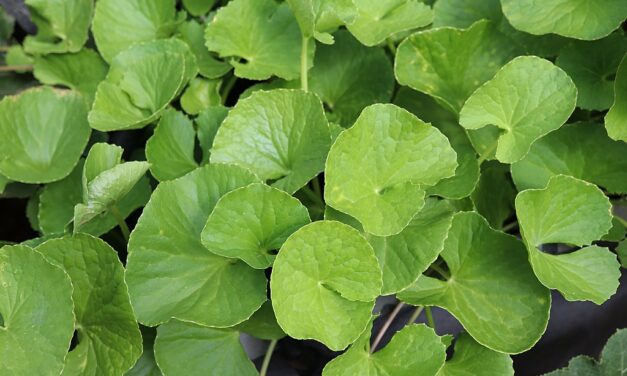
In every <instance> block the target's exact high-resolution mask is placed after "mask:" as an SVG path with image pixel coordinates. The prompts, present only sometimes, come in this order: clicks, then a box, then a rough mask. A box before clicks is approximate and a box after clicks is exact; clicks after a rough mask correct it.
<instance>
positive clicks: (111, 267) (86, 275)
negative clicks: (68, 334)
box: [36, 234, 142, 376]
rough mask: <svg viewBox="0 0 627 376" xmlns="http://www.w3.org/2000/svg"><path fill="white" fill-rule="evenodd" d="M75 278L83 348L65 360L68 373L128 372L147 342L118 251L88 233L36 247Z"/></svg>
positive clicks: (76, 305)
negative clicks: (144, 339) (143, 344)
mask: <svg viewBox="0 0 627 376" xmlns="http://www.w3.org/2000/svg"><path fill="white" fill-rule="evenodd" d="M36 251H38V252H41V254H42V255H43V256H44V258H45V259H46V260H47V261H48V262H50V263H51V264H53V265H56V266H58V267H60V268H62V269H63V270H65V272H66V273H67V274H68V275H69V276H70V279H71V281H72V286H74V292H73V294H72V298H73V300H74V315H75V317H76V325H75V327H76V330H77V331H78V345H77V346H76V347H75V348H74V349H72V351H70V353H69V354H68V356H67V358H66V359H65V368H64V369H63V372H64V373H67V374H90V375H103V376H105V375H114V374H123V373H124V372H126V371H128V370H129V369H130V368H131V367H132V366H133V364H135V361H136V360H137V358H139V356H140V354H141V351H142V350H141V349H142V338H141V334H140V332H139V327H138V326H137V322H136V321H135V315H134V314H133V309H132V308H131V303H130V301H129V297H128V290H127V287H126V283H125V282H124V267H123V266H122V263H121V262H120V260H119V258H118V254H117V252H116V251H115V250H114V249H113V248H111V247H110V246H109V245H108V244H107V243H105V242H104V241H103V240H100V239H99V238H95V237H92V236H90V235H86V234H78V235H75V236H72V237H70V236H66V237H63V238H59V239H52V240H49V241H47V242H45V243H43V244H41V245H40V246H38V247H37V248H36Z"/></svg>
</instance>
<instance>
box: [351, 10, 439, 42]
mask: <svg viewBox="0 0 627 376" xmlns="http://www.w3.org/2000/svg"><path fill="white" fill-rule="evenodd" d="M355 5H356V6H357V17H356V18H355V21H354V22H352V23H350V24H348V25H347V27H348V30H350V32H351V33H352V34H353V35H354V36H355V38H357V39H359V41H360V42H361V43H363V44H365V45H366V46H374V45H377V44H379V43H381V42H383V41H385V40H386V39H387V38H389V37H391V36H392V35H394V34H396V33H399V32H401V31H406V30H412V29H417V28H419V27H423V26H426V25H428V24H430V23H431V22H432V21H433V11H432V10H431V8H430V7H429V6H428V5H426V4H424V3H422V2H420V1H418V0H355Z"/></svg>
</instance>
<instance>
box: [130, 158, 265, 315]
mask: <svg viewBox="0 0 627 376" xmlns="http://www.w3.org/2000/svg"><path fill="white" fill-rule="evenodd" d="M256 180H257V179H256V178H255V176H254V175H252V174H251V173H250V172H248V171H246V170H244V169H242V168H239V167H237V166H229V165H221V164H210V165H207V166H204V167H201V168H199V169H196V170H194V171H192V172H190V173H189V174H187V175H185V176H183V177H181V178H178V179H175V180H171V181H165V182H162V183H161V184H159V186H158V187H157V189H156V190H155V191H154V192H153V194H152V197H151V198H150V201H149V202H148V204H147V205H146V207H145V208H144V211H143V213H142V216H141V217H140V218H139V221H138V222H137V226H136V227H135V229H134V230H133V232H132V234H131V239H130V242H129V244H128V249H129V255H128V259H127V265H126V266H127V272H126V281H127V283H128V285H129V293H130V296H131V303H132V304H133V308H134V310H135V314H136V316H137V318H138V320H139V322H141V323H143V324H145V325H149V326H154V325H157V324H161V323H164V322H166V321H168V320H169V319H170V318H177V319H180V320H185V321H191V322H196V323H199V324H202V325H206V326H215V327H228V326H233V325H235V324H237V323H239V322H242V321H244V320H246V319H247V318H249V317H250V316H251V315H252V314H253V312H255V311H256V310H257V309H258V308H259V307H260V306H261V305H262V304H263V302H264V301H265V300H266V278H265V276H264V273H263V271H262V270H255V269H252V268H251V267H249V266H248V265H246V264H245V263H244V262H242V261H237V260H233V259H228V258H225V257H221V256H217V255H215V254H213V253H211V252H209V251H208V250H207V249H206V248H205V247H204V246H203V245H202V243H201V241H200V233H201V232H202V229H203V226H204V225H205V223H206V222H207V218H208V217H209V214H210V213H211V211H212V210H213V208H214V206H215V204H216V202H217V201H218V199H219V198H220V197H221V196H222V195H224V194H225V193H227V192H230V191H232V190H233V189H236V188H239V187H243V186H245V185H248V184H250V183H254V182H256Z"/></svg>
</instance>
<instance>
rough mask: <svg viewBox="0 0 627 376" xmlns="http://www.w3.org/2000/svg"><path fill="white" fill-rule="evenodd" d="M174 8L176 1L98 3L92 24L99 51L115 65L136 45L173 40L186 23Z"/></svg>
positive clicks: (121, 0)
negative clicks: (121, 54) (174, 35)
mask: <svg viewBox="0 0 627 376" xmlns="http://www.w3.org/2000/svg"><path fill="white" fill-rule="evenodd" d="M175 5H176V1H175V0H98V2H97V4H96V11H95V12H94V22H93V24H92V32H93V33H94V39H95V40H96V45H97V46H98V51H100V54H101V55H102V57H103V58H104V59H105V60H106V61H107V62H110V63H112V62H113V58H114V57H115V56H116V55H117V54H119V53H120V52H122V51H124V50H125V49H127V48H128V47H130V46H131V45H133V44H136V43H139V42H149V41H153V40H156V39H161V38H168V37H170V36H171V35H172V34H174V32H175V31H176V29H177V28H178V26H179V25H180V24H181V23H182V22H183V21H184V20H185V12H178V13H177V12H176V7H175ZM155 77H160V78H162V79H163V76H159V75H157V76H155Z"/></svg>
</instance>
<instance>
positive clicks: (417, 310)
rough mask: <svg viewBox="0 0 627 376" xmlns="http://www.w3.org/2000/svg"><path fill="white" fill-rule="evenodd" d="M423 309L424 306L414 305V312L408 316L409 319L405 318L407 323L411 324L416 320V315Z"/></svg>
mask: <svg viewBox="0 0 627 376" xmlns="http://www.w3.org/2000/svg"><path fill="white" fill-rule="evenodd" d="M423 309H425V307H416V309H415V310H414V313H412V314H411V317H410V318H409V320H407V324H406V325H409V324H413V323H415V322H416V320H418V316H420V314H421V313H422V310H423Z"/></svg>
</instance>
